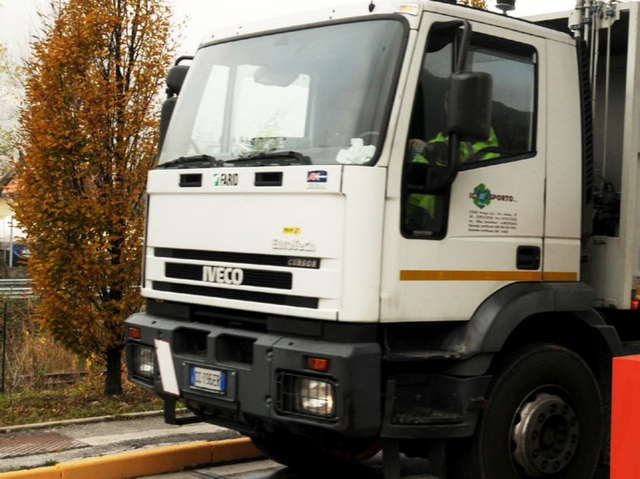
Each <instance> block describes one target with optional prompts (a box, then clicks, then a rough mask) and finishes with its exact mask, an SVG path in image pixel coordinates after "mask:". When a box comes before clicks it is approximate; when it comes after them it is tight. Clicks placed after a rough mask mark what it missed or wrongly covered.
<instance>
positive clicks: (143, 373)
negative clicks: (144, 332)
mask: <svg viewBox="0 0 640 479" xmlns="http://www.w3.org/2000/svg"><path fill="white" fill-rule="evenodd" d="M155 356H156V354H155V350H154V349H153V348H150V347H147V346H137V345H136V346H133V373H134V374H135V375H136V376H139V377H141V378H144V379H149V380H151V381H152V380H153V378H154V373H155Z"/></svg>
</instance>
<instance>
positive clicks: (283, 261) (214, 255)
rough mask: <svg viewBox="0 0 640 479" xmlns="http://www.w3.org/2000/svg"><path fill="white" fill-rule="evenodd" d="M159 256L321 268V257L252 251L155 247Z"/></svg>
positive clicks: (156, 254) (284, 266)
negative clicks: (256, 252) (236, 251)
mask: <svg viewBox="0 0 640 479" xmlns="http://www.w3.org/2000/svg"><path fill="white" fill-rule="evenodd" d="M154 255H155V256H156V257H158V258H172V259H188V260H196V261H211V262H219V263H243V264H254V265H260V266H280V267H283V268H305V269H320V258H309V257H306V256H282V255H268V254H252V253H230V252H225V251H201V250H193V249H177V248H155V250H154Z"/></svg>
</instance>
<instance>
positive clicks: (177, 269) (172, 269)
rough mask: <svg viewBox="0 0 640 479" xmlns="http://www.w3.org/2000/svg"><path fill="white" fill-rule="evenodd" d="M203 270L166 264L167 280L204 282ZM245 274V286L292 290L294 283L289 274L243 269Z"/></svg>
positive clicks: (195, 265)
mask: <svg viewBox="0 0 640 479" xmlns="http://www.w3.org/2000/svg"><path fill="white" fill-rule="evenodd" d="M202 269H203V266H202V265H198V264H180V263H166V264H165V273H164V274H165V276H166V277H167V278H175V279H188V280H192V281H203V272H202ZM243 273H244V275H243V281H242V285H243V286H258V287H261V288H275V289H291V287H292V283H293V275H292V274H291V273H288V272H281V271H261V270H255V269H254V270H251V269H243Z"/></svg>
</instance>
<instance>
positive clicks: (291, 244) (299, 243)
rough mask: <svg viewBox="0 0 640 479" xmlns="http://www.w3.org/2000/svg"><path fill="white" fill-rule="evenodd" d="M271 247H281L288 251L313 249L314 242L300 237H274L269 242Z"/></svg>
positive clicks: (314, 248) (314, 247) (314, 246)
mask: <svg viewBox="0 0 640 479" xmlns="http://www.w3.org/2000/svg"><path fill="white" fill-rule="evenodd" d="M271 247H272V248H273V249H281V250H288V251H315V250H316V247H317V246H316V242H315V241H311V240H302V239H298V238H296V239H278V238H274V239H273V241H272V242H271Z"/></svg>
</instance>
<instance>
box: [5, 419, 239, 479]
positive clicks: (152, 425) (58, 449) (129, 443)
mask: <svg viewBox="0 0 640 479" xmlns="http://www.w3.org/2000/svg"><path fill="white" fill-rule="evenodd" d="M110 419H111V420H109V419H102V420H100V421H97V422H89V423H86V422H83V421H71V422H62V423H53V424H49V425H37V426H36V427H34V426H31V427H29V426H27V427H20V428H0V472H5V471H11V470H18V469H24V468H33V467H40V466H47V465H52V464H56V463H62V462H67V461H73V460H77V459H84V458H91V457H100V456H105V455H109V454H115V453H120V452H126V451H134V450H143V449H150V448H154V447H159V446H168V445H174V444H181V443H186V442H192V441H214V440H216V441H217V440H221V439H230V438H237V437H240V435H239V434H238V433H236V432H234V431H230V430H228V429H224V428H221V427H218V426H213V425H210V424H206V423H201V424H195V425H189V426H171V425H168V424H165V423H164V420H163V418H162V415H152V416H136V417H129V418H128V419H118V420H113V419H112V418H110ZM1 475H2V474H0V476H1Z"/></svg>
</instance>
